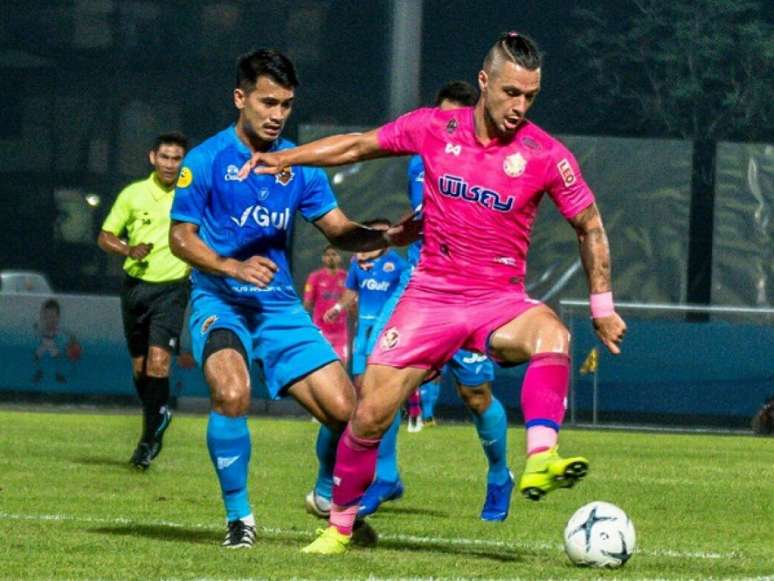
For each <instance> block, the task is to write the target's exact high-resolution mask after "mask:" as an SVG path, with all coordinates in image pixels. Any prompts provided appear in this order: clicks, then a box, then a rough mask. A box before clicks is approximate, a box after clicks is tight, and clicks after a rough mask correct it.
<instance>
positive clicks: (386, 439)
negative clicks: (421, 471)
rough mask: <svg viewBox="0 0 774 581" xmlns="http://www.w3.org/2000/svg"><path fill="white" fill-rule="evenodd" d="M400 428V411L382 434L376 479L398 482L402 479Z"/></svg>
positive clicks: (377, 458)
mask: <svg viewBox="0 0 774 581" xmlns="http://www.w3.org/2000/svg"><path fill="white" fill-rule="evenodd" d="M399 428H400V411H398V413H396V414H395V418H393V420H392V424H390V427H389V428H387V431H386V432H385V433H384V436H382V441H381V443H380V444H379V455H378V456H377V457H376V480H386V481H387V482H396V481H398V480H399V479H400V474H399V473H398V429H399Z"/></svg>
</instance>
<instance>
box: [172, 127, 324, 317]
mask: <svg viewBox="0 0 774 581" xmlns="http://www.w3.org/2000/svg"><path fill="white" fill-rule="evenodd" d="M293 145H294V144H293V143H291V142H289V141H287V140H284V139H278V140H277V141H275V142H274V144H273V145H272V148H271V151H277V150H281V149H287V148H290V147H293ZM248 159H250V150H249V149H248V148H247V146H246V145H245V144H244V143H242V141H241V140H240V139H239V137H238V136H237V134H236V130H235V128H234V126H231V127H229V128H227V129H224V130H223V131H221V132H220V133H217V134H216V135H214V136H212V137H211V138H209V139H207V140H206V141H205V142H203V143H202V144H200V145H198V146H197V147H195V148H194V149H192V150H191V151H190V152H189V153H188V155H186V157H185V159H184V160H183V167H182V169H181V170H180V176H179V178H178V182H177V189H176V191H175V201H174V202H173V204H172V211H171V216H172V219H173V220H178V221H180V222H190V223H193V224H197V225H198V226H199V237H200V238H201V239H202V240H203V241H204V243H205V244H206V245H207V246H209V247H210V248H211V249H212V250H214V251H215V252H217V253H218V254H219V255H221V256H226V257H230V258H235V259H237V260H245V259H247V258H250V257H251V256H255V255H259V256H264V257H266V258H269V259H271V260H273V261H274V262H275V263H276V265H277V267H278V271H277V273H276V274H275V276H274V279H273V280H272V282H271V283H270V285H269V286H268V287H267V288H263V289H261V288H258V287H257V286H255V285H252V284H248V283H245V282H242V281H239V280H236V279H233V278H227V277H221V276H217V275H211V274H207V273H205V272H202V271H200V270H196V269H194V270H193V272H192V274H191V281H192V283H193V287H194V289H196V288H201V289H204V290H208V291H210V292H215V293H217V294H218V295H220V296H223V297H224V298H226V299H229V300H233V301H237V302H240V303H243V304H244V303H247V304H250V305H254V306H256V307H260V306H261V305H265V304H268V303H276V302H287V301H288V300H293V299H296V300H297V299H298V295H297V294H296V291H295V288H294V287H293V279H292V277H291V274H290V265H289V260H288V254H287V253H288V247H289V243H290V239H291V236H292V228H293V218H294V215H295V213H296V211H299V212H301V215H302V216H303V217H304V218H305V219H306V220H308V221H310V222H312V221H314V220H317V219H319V218H321V217H322V216H324V215H325V214H327V213H328V212H330V211H331V210H333V209H334V208H336V206H337V203H336V199H335V197H334V195H333V191H332V190H331V187H330V184H329V183H328V178H327V177H326V175H325V173H324V172H323V171H322V170H321V169H318V168H309V167H292V168H290V170H289V172H287V173H285V174H280V175H276V176H274V175H256V174H253V173H250V175H249V177H247V178H246V179H244V180H240V179H239V177H238V175H237V173H238V171H239V168H241V167H242V165H243V164H244V163H245V162H246V161H247V160H248Z"/></svg>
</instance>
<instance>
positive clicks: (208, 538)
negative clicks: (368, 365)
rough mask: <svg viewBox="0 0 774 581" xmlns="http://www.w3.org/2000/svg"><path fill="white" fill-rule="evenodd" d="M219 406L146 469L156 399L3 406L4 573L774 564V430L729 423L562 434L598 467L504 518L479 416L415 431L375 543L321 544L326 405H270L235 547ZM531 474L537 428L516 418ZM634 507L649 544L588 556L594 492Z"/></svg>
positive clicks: (171, 574) (707, 568) (658, 574)
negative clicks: (725, 428) (529, 452)
mask: <svg viewBox="0 0 774 581" xmlns="http://www.w3.org/2000/svg"><path fill="white" fill-rule="evenodd" d="M205 429H206V418H205V417H204V416H185V415H179V416H178V417H176V418H175V420H174V421H173V423H172V426H171V428H170V430H169V432H168V433H167V437H166V441H165V448H164V451H163V452H162V454H161V456H160V457H159V458H158V459H157V460H156V461H155V462H154V464H153V466H152V467H151V469H150V470H149V471H147V472H145V473H141V472H136V471H133V470H131V469H130V468H129V467H128V464H127V460H128V458H129V455H130V454H131V451H132V448H133V445H134V443H135V441H134V440H135V437H136V434H137V432H138V430H139V413H138V414H136V415H134V414H133V415H126V414H118V415H116V414H112V415H111V414H98V413H30V412H20V411H3V412H0V542H1V543H2V547H0V578H2V579H39V578H66V579H159V578H164V579H193V578H197V579H248V578H290V577H301V578H350V579H351V578H367V577H369V576H370V577H372V578H386V577H392V578H395V577H414V578H419V577H425V578H429V577H435V578H521V579H539V578H554V579H556V578H561V579H575V578H579V579H590V578H609V579H613V578H616V579H646V578H651V579H655V578H658V579H689V578H690V579H705V578H742V577H744V578H755V577H759V578H762V577H766V576H771V575H774V441H772V440H771V439H764V438H753V437H744V436H716V435H669V434H654V433H636V432H612V431H585V430H566V431H565V432H564V433H563V437H562V450H563V452H565V453H566V454H574V453H582V454H584V455H586V456H587V457H588V458H589V459H590V460H591V471H590V474H589V476H588V477H587V478H586V480H585V481H584V482H582V483H581V484H580V485H579V486H577V487H576V488H574V489H572V490H560V491H557V492H555V493H552V494H551V495H549V496H548V498H547V499H546V500H544V501H541V502H539V503H532V502H529V501H526V500H523V499H522V498H520V497H518V496H516V495H514V498H513V501H512V504H511V514H510V517H509V518H508V520H507V521H506V522H505V523H485V522H482V521H480V520H479V519H478V514H479V511H480V509H481V503H482V500H483V496H484V486H485V484H484V479H485V461H484V458H483V454H482V452H481V450H480V447H479V444H478V441H477V439H476V437H475V432H474V430H473V428H472V426H470V425H465V424H455V425H452V424H448V425H441V426H439V427H436V428H432V429H426V430H424V431H422V432H420V433H418V434H407V433H406V432H405V427H404V428H403V429H402V431H401V435H400V440H399V455H400V463H401V467H402V473H403V480H404V483H405V485H406V494H405V496H404V498H403V499H402V500H400V501H397V502H393V503H388V504H386V505H385V506H384V507H383V510H382V511H380V512H379V513H378V514H376V515H374V516H373V517H371V518H370V522H371V524H372V525H373V527H374V528H375V529H376V530H377V531H378V532H379V534H380V541H379V545H378V546H377V547H376V548H373V549H355V550H352V551H351V552H350V553H349V554H347V555H345V556H342V557H320V556H310V555H304V554H302V553H300V552H299V549H300V548H301V547H302V546H303V545H304V544H306V543H307V542H309V541H311V540H312V538H313V536H314V531H315V529H316V528H318V527H320V526H322V524H323V523H322V522H321V521H319V520H317V519H314V518H313V517H311V516H310V515H308V514H306V513H305V512H304V509H303V497H304V495H305V493H306V492H307V491H308V490H309V489H310V488H311V486H312V483H313V480H314V477H315V474H316V469H317V464H316V459H315V457H314V451H313V447H314V440H315V434H316V430H317V425H315V424H313V423H312V422H310V421H301V420H288V419H272V418H253V419H251V420H250V429H251V432H252V437H253V457H252V461H251V471H250V494H251V498H252V501H253V505H254V509H255V516H256V519H257V522H258V542H257V545H256V546H255V547H254V548H253V549H252V550H237V551H228V550H225V549H222V548H220V547H219V544H220V542H221V539H222V536H223V534H224V523H223V513H222V506H221V500H220V494H219V490H218V486H217V482H216V479H215V475H214V471H213V469H212V467H211V465H210V461H209V458H208V455H207V450H206V446H205V437H204V434H205ZM509 446H510V457H511V458H512V469H513V470H514V472H515V473H516V474H518V472H519V471H520V470H521V468H522V466H523V457H522V447H523V433H522V430H521V428H520V427H513V428H511V430H510V441H509ZM592 500H607V501H610V502H613V503H615V504H618V505H619V506H621V507H622V508H623V509H624V510H626V511H627V512H628V513H629V515H630V516H631V517H632V519H633V521H634V523H635V526H636V529H637V535H638V550H637V553H636V554H635V555H634V557H633V558H632V559H631V561H630V562H629V563H628V564H627V565H626V567H624V568H623V569H620V570H617V571H599V570H589V569H581V568H577V567H574V566H573V565H571V564H570V563H569V561H568V560H567V558H566V557H565V555H564V552H563V550H562V531H563V529H564V525H565V522H566V521H567V519H568V518H569V517H570V515H571V514H572V513H573V512H574V511H575V509H577V508H578V507H580V506H581V505H582V504H584V503H586V502H589V501H592Z"/></svg>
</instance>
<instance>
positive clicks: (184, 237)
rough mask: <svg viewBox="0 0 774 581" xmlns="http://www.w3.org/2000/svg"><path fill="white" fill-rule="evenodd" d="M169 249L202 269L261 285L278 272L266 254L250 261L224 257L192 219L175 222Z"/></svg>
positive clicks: (171, 231)
mask: <svg viewBox="0 0 774 581" xmlns="http://www.w3.org/2000/svg"><path fill="white" fill-rule="evenodd" d="M169 248H170V250H171V251H172V254H174V255H175V256H177V257H178V258H179V259H180V260H183V261H185V262H187V263H188V264H190V265H191V266H193V267H195V268H198V269H199V270H201V271H204V272H208V273H210V274H217V275H219V276H229V277H231V278H235V279H237V280H241V281H243V282H246V283H249V284H254V285H255V286H257V287H259V288H265V287H266V286H267V285H268V284H269V283H270V282H271V281H272V279H273V278H274V274H275V273H276V272H277V265H276V264H274V262H273V261H271V260H269V259H268V258H265V257H263V256H251V257H250V258H248V259H247V260H237V259H235V258H227V257H224V256H220V255H219V254H217V253H216V252H214V251H213V250H212V249H211V248H210V247H209V246H207V245H206V244H205V243H204V241H203V240H202V239H201V238H200V237H199V226H197V225H196V224H191V223H189V222H177V221H174V220H173V221H172V226H171V227H170V229H169Z"/></svg>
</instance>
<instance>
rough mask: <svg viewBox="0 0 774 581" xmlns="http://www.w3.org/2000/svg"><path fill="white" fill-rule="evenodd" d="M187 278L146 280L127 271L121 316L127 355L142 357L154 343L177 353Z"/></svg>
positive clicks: (187, 288)
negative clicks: (161, 280)
mask: <svg viewBox="0 0 774 581" xmlns="http://www.w3.org/2000/svg"><path fill="white" fill-rule="evenodd" d="M189 294H190V284H189V282H188V277H185V278H182V279H179V280H173V281H165V282H147V281H144V280H141V279H139V278H134V277H132V276H129V275H128V274H127V275H125V276H124V280H123V284H122V286H121V316H122V318H123V321H124V336H125V337H126V343H127V345H128V347H129V353H130V355H131V356H132V357H133V358H134V357H144V356H145V355H147V353H148V348H149V347H150V346H151V345H153V346H155V347H161V348H163V349H166V350H169V351H170V352H172V353H175V354H177V353H179V350H180V333H181V331H182V329H183V322H184V317H185V309H186V306H187V305H188V296H189Z"/></svg>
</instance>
